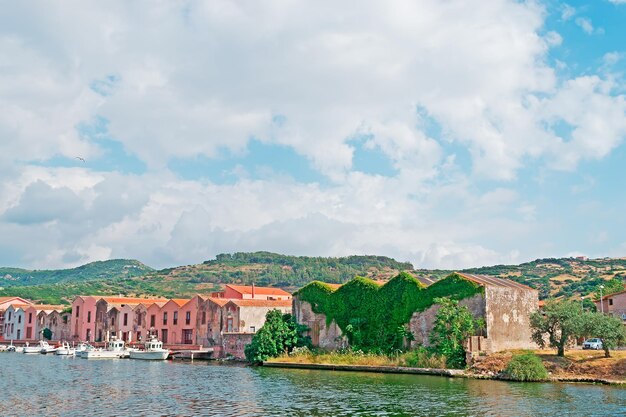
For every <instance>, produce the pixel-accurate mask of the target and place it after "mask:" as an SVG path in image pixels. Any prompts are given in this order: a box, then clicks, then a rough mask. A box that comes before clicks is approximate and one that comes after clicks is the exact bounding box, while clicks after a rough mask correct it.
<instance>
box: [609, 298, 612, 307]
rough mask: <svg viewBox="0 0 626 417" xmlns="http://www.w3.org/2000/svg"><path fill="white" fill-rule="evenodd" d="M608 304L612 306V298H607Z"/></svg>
mask: <svg viewBox="0 0 626 417" xmlns="http://www.w3.org/2000/svg"><path fill="white" fill-rule="evenodd" d="M609 305H610V306H612V305H613V299H612V298H609Z"/></svg>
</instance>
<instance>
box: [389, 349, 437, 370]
mask: <svg viewBox="0 0 626 417" xmlns="http://www.w3.org/2000/svg"><path fill="white" fill-rule="evenodd" d="M400 360H401V364H402V365H403V366H408V367H410V368H438V369H443V368H445V367H446V361H447V358H446V357H445V356H444V355H439V354H437V353H431V352H429V351H428V350H427V349H426V348H424V347H418V348H417V349H415V350H412V351H410V352H407V353H405V354H404V355H402V357H401V358H400Z"/></svg>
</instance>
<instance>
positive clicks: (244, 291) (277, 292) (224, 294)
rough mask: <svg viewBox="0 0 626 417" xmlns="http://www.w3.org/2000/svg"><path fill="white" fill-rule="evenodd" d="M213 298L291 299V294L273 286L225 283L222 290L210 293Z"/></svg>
mask: <svg viewBox="0 0 626 417" xmlns="http://www.w3.org/2000/svg"><path fill="white" fill-rule="evenodd" d="M211 297H213V298H226V299H254V300H291V294H289V293H288V292H287V291H285V290H282V289H280V288H275V287H257V286H255V285H254V284H252V285H233V284H226V285H225V286H224V290H222V291H218V292H214V293H211Z"/></svg>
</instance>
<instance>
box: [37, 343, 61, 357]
mask: <svg viewBox="0 0 626 417" xmlns="http://www.w3.org/2000/svg"><path fill="white" fill-rule="evenodd" d="M39 347H40V349H39V353H43V354H44V355H45V354H46V353H54V352H56V351H57V349H58V347H55V346H52V345H50V344H49V343H48V342H47V341H45V340H40V341H39Z"/></svg>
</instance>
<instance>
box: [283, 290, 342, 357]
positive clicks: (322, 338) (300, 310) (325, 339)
mask: <svg viewBox="0 0 626 417" xmlns="http://www.w3.org/2000/svg"><path fill="white" fill-rule="evenodd" d="M293 315H294V317H295V318H296V321H297V322H298V323H300V324H303V325H305V326H307V327H308V328H309V330H308V332H307V333H306V335H308V336H309V337H311V341H312V343H313V346H317V347H321V348H324V349H339V348H341V347H345V346H347V344H348V342H347V340H346V338H345V337H344V336H343V334H342V332H341V329H340V328H339V326H337V323H335V322H334V321H332V322H331V323H330V324H327V323H326V315H324V314H318V313H315V312H313V310H312V308H311V304H310V303H308V302H306V301H302V300H299V299H298V297H294V298H293Z"/></svg>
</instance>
